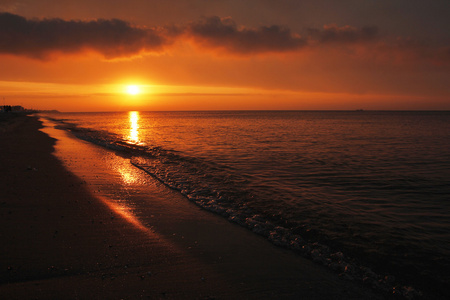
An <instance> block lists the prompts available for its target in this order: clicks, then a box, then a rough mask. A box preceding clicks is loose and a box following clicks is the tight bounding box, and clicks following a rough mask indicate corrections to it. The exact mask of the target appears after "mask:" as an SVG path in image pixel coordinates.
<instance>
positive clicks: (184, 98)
mask: <svg viewBox="0 0 450 300" xmlns="http://www.w3.org/2000/svg"><path fill="white" fill-rule="evenodd" d="M169 2H170V3H169ZM335 2H336V1H334V2H333V1H328V0H326V1H325V0H324V1H309V0H308V1H293V0H292V1H291V0H281V1H276V3H277V5H275V1H269V0H261V1H256V0H255V1H253V0H252V1H250V0H249V1H245V2H243V1H220V0H217V1H206V0H192V1H184V0H176V1H143V0H129V1H126V2H125V1H115V0H111V1H100V0H97V1H95V0H90V1H84V0H83V1H77V2H76V4H75V2H73V1H66V0H59V1H52V0H44V1H38V3H37V1H31V0H23V1H13V0H2V1H0V12H2V13H0V66H1V71H0V100H1V101H2V102H4V103H6V104H13V105H23V106H25V107H27V108H35V109H58V110H61V111H116V110H130V109H133V110H208V109H359V108H364V109H446V110H448V109H450V87H449V86H450V84H449V82H450V80H449V79H450V76H449V75H450V36H449V32H450V24H449V21H448V15H449V14H448V13H449V12H450V4H449V2H448V1H434V2H433V3H432V4H430V3H428V4H423V3H421V4H419V3H413V4H411V3H410V2H411V1H406V0H404V1H403V0H399V1H397V2H396V3H394V4H392V3H391V2H392V1H387V0H386V1H371V0H368V1H359V2H355V1H350V0H343V1H340V2H339V4H336V3H335ZM38 4H39V5H38ZM400 4H403V5H400ZM130 84H135V85H138V86H139V87H140V93H139V94H137V95H130V94H127V93H126V86H127V85H130ZM2 102H0V104H3V103H2Z"/></svg>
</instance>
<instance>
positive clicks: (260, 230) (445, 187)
mask: <svg viewBox="0 0 450 300" xmlns="http://www.w3.org/2000/svg"><path fill="white" fill-rule="evenodd" d="M50 117H51V118H53V119H57V120H58V121H59V122H60V124H61V126H62V127H64V128H65V129H68V130H70V131H72V132H73V133H74V134H75V135H76V136H77V137H79V138H82V139H84V140H87V141H90V142H93V143H96V144H98V145H102V146H105V147H108V148H110V149H112V150H114V151H120V152H123V153H127V155H129V157H130V163H132V164H133V165H135V166H136V167H138V168H141V169H143V170H145V171H146V172H147V173H149V176H150V175H151V176H153V177H155V178H157V179H158V180H160V181H162V182H163V183H164V184H166V185H167V186H169V187H171V188H173V189H176V190H179V191H180V192H181V193H183V194H184V195H185V196H186V197H187V200H186V201H188V199H189V200H190V201H193V202H195V203H196V204H197V205H199V206H201V207H203V208H205V209H207V210H210V211H213V212H215V213H218V214H220V215H222V216H224V217H226V218H228V219H230V220H231V221H233V222H236V223H239V224H241V225H242V226H245V227H247V228H249V230H252V231H254V232H255V233H256V234H261V235H263V236H265V237H266V238H268V239H269V240H270V241H272V242H273V243H275V244H277V245H280V246H284V247H287V248H291V249H293V250H294V251H297V252H298V253H299V254H301V255H305V256H308V257H310V258H311V259H313V260H314V261H316V262H318V263H321V264H323V265H326V266H328V267H330V268H332V269H334V270H335V271H337V272H338V273H340V274H342V276H345V277H348V278H349V279H350V280H359V281H362V282H364V283H366V284H368V285H370V286H372V287H375V288H379V289H384V290H390V291H391V292H394V293H400V294H403V295H406V296H410V297H413V296H415V295H418V294H419V293H421V291H422V290H430V291H433V293H435V294H436V295H439V296H448V295H449V294H448V292H447V286H448V285H449V284H450V272H449V270H450V113H449V112H372V111H352V112H323V111H321V112H312V111H308V112H303V111H285V112H283V111H273V112H270V111H261V112H258V111H242V112H235V111H232V112H229V111H226V112H129V113H64V114H52V115H50ZM255 251H257V249H255Z"/></svg>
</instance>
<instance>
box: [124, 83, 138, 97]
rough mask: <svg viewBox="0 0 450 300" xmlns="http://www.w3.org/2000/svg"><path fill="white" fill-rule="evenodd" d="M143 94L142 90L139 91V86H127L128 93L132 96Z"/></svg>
mask: <svg viewBox="0 0 450 300" xmlns="http://www.w3.org/2000/svg"><path fill="white" fill-rule="evenodd" d="M140 92H141V90H140V89H139V86H137V85H134V84H132V85H128V86H127V93H128V94H130V95H137V94H139V93H140Z"/></svg>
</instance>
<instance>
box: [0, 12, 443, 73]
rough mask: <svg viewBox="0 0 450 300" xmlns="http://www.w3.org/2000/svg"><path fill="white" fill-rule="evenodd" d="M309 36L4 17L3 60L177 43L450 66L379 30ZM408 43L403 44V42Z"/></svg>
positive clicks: (114, 52) (214, 24)
mask: <svg viewBox="0 0 450 300" xmlns="http://www.w3.org/2000/svg"><path fill="white" fill-rule="evenodd" d="M305 32H306V33H305V35H304V36H301V35H299V34H298V33H294V32H292V31H291V30H290V29H289V28H286V27H281V26H277V25H273V26H260V27H257V28H248V27H245V26H239V25H238V24H236V23H235V22H234V21H233V20H232V19H231V18H219V17H217V16H213V17H208V18H202V19H200V20H198V21H193V22H190V23H187V24H184V25H175V26H171V27H163V26H161V27H155V28H148V27H138V26H135V25H132V24H130V23H128V22H126V21H123V20H118V19H111V20H103V19H99V20H92V21H80V20H69V21H66V20H62V19H26V18H24V17H21V16H18V15H15V14H11V13H0V54H10V55H21V56H27V57H31V58H35V59H47V58H49V57H51V55H52V54H73V53H81V52H83V51H93V52H97V53H99V54H101V55H102V56H104V57H105V58H107V59H114V58H127V57H133V56H137V55H140V54H144V53H157V52H164V51H166V50H168V49H169V48H170V47H171V46H172V45H174V44H175V42H181V43H191V44H194V45H195V46H197V47H199V48H202V49H203V50H205V51H212V52H220V53H224V54H230V55H235V56H236V55H238V56H249V55H255V54H261V55H270V54H273V53H286V52H300V51H303V50H304V49H308V50H312V51H314V49H315V48H316V47H321V48H324V47H325V48H326V47H335V46H336V45H338V46H345V47H349V48H351V47H355V46H359V45H365V46H366V49H370V51H372V52H376V53H377V54H376V56H377V57H383V59H385V57H393V58H394V59H395V58H397V60H401V59H402V57H408V58H409V60H410V61H415V60H426V61H429V62H432V63H433V64H437V65H442V64H444V65H450V50H449V49H450V47H440V48H437V47H436V48H435V47H433V46H430V45H423V44H420V43H413V42H411V41H408V42H407V43H406V42H405V41H404V40H402V39H397V40H394V41H392V40H391V41H389V40H388V39H387V38H386V37H385V36H382V35H380V33H379V30H378V28H377V27H375V26H366V27H362V28H355V27H351V26H348V25H347V26H342V27H339V26H337V25H335V24H331V25H325V26H323V28H321V29H315V28H308V29H306V30H305ZM399 41H403V42H399Z"/></svg>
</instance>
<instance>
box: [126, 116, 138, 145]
mask: <svg viewBox="0 0 450 300" xmlns="http://www.w3.org/2000/svg"><path fill="white" fill-rule="evenodd" d="M129 118H130V135H129V136H128V140H129V141H130V142H132V143H133V144H139V142H140V141H139V112H138V111H130V112H129Z"/></svg>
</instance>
